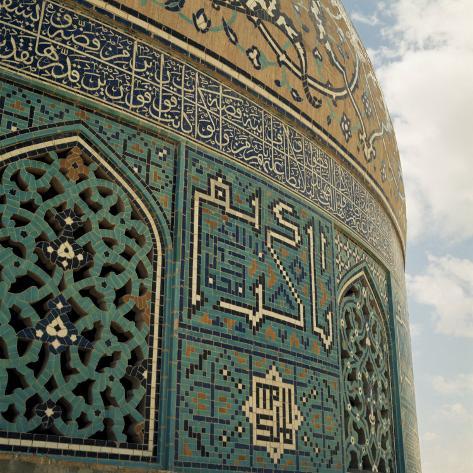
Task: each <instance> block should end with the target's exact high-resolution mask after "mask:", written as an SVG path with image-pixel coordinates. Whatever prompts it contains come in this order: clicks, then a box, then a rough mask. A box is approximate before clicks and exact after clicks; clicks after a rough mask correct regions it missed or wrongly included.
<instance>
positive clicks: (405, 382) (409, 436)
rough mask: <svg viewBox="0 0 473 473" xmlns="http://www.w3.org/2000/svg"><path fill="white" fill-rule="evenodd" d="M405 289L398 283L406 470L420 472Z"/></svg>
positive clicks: (400, 371) (397, 299) (399, 360)
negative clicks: (414, 420)
mask: <svg viewBox="0 0 473 473" xmlns="http://www.w3.org/2000/svg"><path fill="white" fill-rule="evenodd" d="M404 291H405V289H404V288H403V287H402V286H398V285H397V284H395V291H394V294H395V303H394V310H395V317H396V332H397V337H396V340H397V347H396V348H397V349H396V352H397V356H398V366H399V370H398V378H399V392H400V402H401V424H402V437H403V446H404V457H405V463H406V472H413V473H420V472H421V464H420V452H419V434H418V431H417V423H416V422H412V419H416V418H417V414H416V405H415V390H414V373H413V368H412V348H411V334H410V330H409V315H408V313H407V309H406V300H405V296H404V294H405V292H404Z"/></svg>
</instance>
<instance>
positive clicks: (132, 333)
mask: <svg viewBox="0 0 473 473" xmlns="http://www.w3.org/2000/svg"><path fill="white" fill-rule="evenodd" d="M20 158H21V156H20ZM65 164H67V165H65ZM74 164H77V166H74ZM73 170H74V171H73ZM76 171H77V172H76ZM0 243H1V246H2V248H1V260H0V346H1V348H2V353H3V355H2V358H3V359H2V365H1V366H0V373H1V375H0V393H1V395H0V429H1V430H3V431H9V432H18V433H19V432H21V433H30V432H31V433H37V434H41V435H42V436H43V439H46V440H48V439H49V438H50V437H49V436H51V435H54V436H55V437H54V438H56V439H57V438H58V437H57V436H59V438H61V437H63V436H64V437H68V438H69V439H83V440H81V441H87V439H92V441H93V442H94V443H96V442H97V441H102V442H104V445H106V444H107V442H110V441H113V442H121V443H122V444H125V443H133V444H143V442H144V441H145V439H144V435H143V429H142V426H143V422H144V421H145V409H146V392H147V387H148V384H149V383H148V382H147V380H146V371H145V369H143V366H145V365H146V360H147V359H148V350H149V348H148V336H149V332H150V328H149V325H150V316H149V314H150V310H151V303H152V302H151V298H149V297H148V296H144V297H143V295H144V294H147V293H152V291H153V287H152V278H153V258H155V257H156V254H155V253H154V250H153V237H152V235H151V232H150V229H149V228H148V226H147V224H146V223H145V222H144V221H143V219H142V217H141V215H140V213H139V211H138V210H137V208H136V207H135V206H134V204H133V203H132V202H131V199H130V198H129V196H128V194H127V193H126V192H125V190H124V188H123V187H122V186H121V185H120V184H118V183H116V182H114V181H113V180H112V179H111V177H109V176H108V175H107V174H106V173H105V172H104V171H102V170H101V167H100V166H99V165H98V163H96V162H95V161H93V160H92V159H90V158H89V157H88V156H87V155H86V154H85V153H84V152H82V153H81V150H80V149H79V148H78V147H74V148H72V149H66V150H62V151H57V150H50V151H48V152H43V154H38V156H37V157H34V158H23V159H17V160H14V161H11V162H7V163H6V164H5V165H4V166H3V167H2V168H0ZM61 245H62V246H61ZM66 246H67V248H66ZM81 256H82V257H81ZM141 299H142V300H143V301H144V302H145V303H146V304H145V305H146V307H144V306H143V304H137V303H136V300H141Z"/></svg>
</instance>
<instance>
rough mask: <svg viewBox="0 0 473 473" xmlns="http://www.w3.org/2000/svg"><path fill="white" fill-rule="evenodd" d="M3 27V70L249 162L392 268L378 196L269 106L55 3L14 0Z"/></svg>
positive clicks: (0, 14)
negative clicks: (343, 226) (360, 240)
mask: <svg viewBox="0 0 473 473" xmlns="http://www.w3.org/2000/svg"><path fill="white" fill-rule="evenodd" d="M17 6H18V8H16V7H17ZM20 11H21V12H22V13H21V14H19V13H18V12H20ZM58 18H63V19H65V18H67V19H69V18H70V21H66V20H61V21H57V19H58ZM0 22H1V24H2V35H3V37H4V38H5V39H4V41H2V43H0V58H1V66H2V67H3V68H8V69H10V70H14V71H17V72H19V73H21V74H22V75H28V76H32V77H37V78H41V80H43V81H47V82H50V83H53V84H55V85H58V86H61V87H62V88H65V89H67V90H70V91H72V92H73V93H75V94H81V95H84V96H86V97H89V98H92V99H93V100H95V101H99V102H102V103H105V104H107V105H108V106H112V107H114V108H116V109H118V110H121V111H126V112H128V113H133V114H135V115H138V116H140V118H142V119H145V120H148V121H151V122H153V123H158V124H159V125H160V126H162V127H165V128H168V129H170V130H173V131H175V132H177V133H180V134H182V135H184V136H186V137H187V138H189V139H192V140H194V141H197V142H200V143H202V144H204V145H206V146H208V147H211V148H213V149H215V150H217V151H219V152H221V153H223V154H226V155H228V156H230V157H231V158H233V159H236V160H238V161H240V162H242V163H244V164H245V165H246V166H248V167H250V168H253V169H255V170H257V171H259V172H260V173H263V174H264V176H265V177H266V178H270V179H272V180H274V181H276V182H279V183H281V184H283V185H285V186H286V187H287V188H289V189H290V190H291V191H293V192H296V193H298V194H299V195H301V196H303V197H305V198H307V199H308V200H310V201H312V202H314V203H315V204H317V205H318V206H319V207H321V208H322V209H324V210H326V211H327V212H329V214H330V215H332V216H333V217H334V218H335V219H337V220H339V221H341V222H343V223H344V224H346V225H348V226H349V227H350V228H351V229H352V230H353V231H354V232H356V233H357V234H358V235H360V237H361V238H363V239H364V240H365V241H367V242H368V243H369V244H370V245H372V246H373V248H375V249H376V250H377V251H378V252H379V253H380V254H381V255H383V258H385V259H386V261H387V263H388V264H392V261H393V255H392V252H393V249H392V248H393V245H394V242H395V240H396V236H395V231H394V229H393V226H392V223H391V222H390V220H389V217H388V216H387V215H386V213H385V212H384V210H383V208H382V207H381V205H380V204H379V203H378V202H377V200H376V199H375V197H374V196H373V195H372V194H371V193H370V192H368V191H367V190H366V188H365V187H364V185H363V184H362V183H361V182H360V181H359V180H357V179H355V178H354V177H353V176H352V174H351V173H349V172H348V171H347V170H345V169H344V168H343V167H342V166H341V165H340V164H338V163H337V162H336V161H335V160H334V159H332V158H330V157H329V156H328V155H327V154H326V153H324V152H323V151H322V150H321V149H320V148H319V147H318V146H317V145H316V144H315V143H314V142H313V141H311V140H308V139H307V138H306V137H305V136H303V135H302V134H300V133H299V132H298V131H296V130H295V129H294V128H292V127H290V126H288V125H287V124H285V123H284V122H283V121H281V120H280V119H278V118H277V117H276V116H275V115H273V114H270V113H269V112H267V111H266V110H265V109H264V108H262V107H260V106H258V105H257V104H255V103H253V102H251V101H250V100H249V99H247V98H245V97H244V96H242V95H240V94H238V93H236V92H234V91H233V90H232V89H230V88H228V87H226V86H224V85H222V84H221V83H220V82H218V81H217V80H215V79H212V78H211V77H210V76H208V75H205V74H203V73H202V72H199V71H197V70H196V69H194V68H193V67H191V66H189V65H187V64H185V63H183V62H180V61H178V60H177V59H175V58H172V57H170V56H168V55H166V54H164V53H163V52H161V51H159V50H157V49H153V48H152V47H150V46H149V45H148V44H146V43H145V42H142V41H140V40H138V39H136V38H134V37H132V36H129V35H127V34H124V33H123V32H121V31H119V30H116V29H114V28H111V27H108V26H106V25H104V24H102V23H100V22H98V21H97V20H92V19H90V18H87V17H85V16H83V15H80V14H78V13H77V12H74V11H72V10H69V9H67V8H65V7H61V6H60V5H58V4H56V3H54V2H51V1H49V0H38V1H37V2H34V3H33V4H30V3H28V2H26V3H24V2H22V0H14V1H13V2H12V4H11V5H10V6H8V7H5V8H2V9H0ZM99 37H100V39H99ZM143 168H145V169H149V168H148V167H145V166H143ZM140 169H142V168H141V166H139V167H138V169H137V172H140ZM147 172H148V171H147Z"/></svg>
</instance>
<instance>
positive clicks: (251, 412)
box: [175, 148, 343, 472]
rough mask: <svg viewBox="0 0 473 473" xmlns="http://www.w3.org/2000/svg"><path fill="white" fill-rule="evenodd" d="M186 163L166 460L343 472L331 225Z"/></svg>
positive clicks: (231, 170) (206, 164)
mask: <svg viewBox="0 0 473 473" xmlns="http://www.w3.org/2000/svg"><path fill="white" fill-rule="evenodd" d="M185 163H186V171H185V192H184V194H183V195H184V202H183V204H182V246H181V252H180V254H181V258H180V261H181V281H182V284H181V296H180V298H179V301H180V310H179V333H180V335H179V337H180V342H179V352H178V354H177V359H178V360H179V370H178V371H179V372H178V396H177V402H176V410H175V413H176V418H177V419H178V420H177V423H176V428H175V430H176V441H175V464H176V465H178V466H182V467H189V466H190V465H194V466H198V467H199V468H204V469H206V468H207V469H213V468H215V466H216V465H218V464H220V465H221V464H223V465H229V466H230V465H232V466H233V467H239V468H242V469H245V471H253V470H254V469H257V468H258V467H260V468H271V469H276V470H278V471H320V472H329V471H331V472H332V471H337V472H338V471H342V470H343V463H342V450H341V446H342V443H341V437H340V435H341V432H340V430H339V429H340V426H338V425H336V424H337V423H336V421H335V419H337V416H339V415H340V404H339V396H340V392H339V389H338V382H337V381H336V380H338V378H339V354H338V353H339V351H338V350H339V349H338V337H337V335H336V334H334V333H333V330H334V327H335V326H336V311H335V299H334V297H335V283H334V274H333V272H334V263H333V262H334V259H333V247H332V244H331V242H332V240H333V237H332V227H331V225H330V223H329V222H328V221H327V220H326V219H324V218H322V217H321V216H319V215H318V214H316V213H315V212H313V211H312V210H309V209H307V208H306V207H305V206H304V204H303V203H302V202H300V201H299V200H298V199H296V198H294V197H290V196H288V195H285V196H284V197H283V195H282V194H281V193H280V192H279V191H277V189H276V188H273V187H272V186H271V185H268V183H266V184H264V185H263V182H262V181H261V179H260V178H258V177H257V176H255V175H252V174H250V173H248V172H247V171H245V170H244V169H243V168H240V167H237V166H236V165H230V164H228V163H225V162H223V161H221V160H219V159H217V158H215V157H214V156H212V155H210V154H209V153H202V152H200V151H197V150H193V149H191V148H188V149H187V156H186V159H185ZM202 340H205V342H202ZM199 347H202V348H199ZM218 400H221V401H222V402H224V405H223V406H221V408H220V405H219V404H218V402H217V401H218ZM337 412H338V414H337ZM183 432H185V433H187V435H184V436H183ZM217 439H218V441H217ZM222 439H223V440H222Z"/></svg>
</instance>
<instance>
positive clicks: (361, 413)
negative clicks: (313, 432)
mask: <svg viewBox="0 0 473 473" xmlns="http://www.w3.org/2000/svg"><path fill="white" fill-rule="evenodd" d="M339 306H340V334H341V342H340V343H341V350H342V365H343V366H342V370H343V371H342V372H343V376H342V377H343V391H342V392H343V403H344V408H345V416H344V422H345V456H346V461H347V465H348V467H349V468H353V469H355V470H356V469H358V470H363V471H380V472H386V473H389V472H394V471H396V469H395V468H396V461H395V452H394V422H393V407H392V406H393V404H392V400H391V389H392V388H391V386H392V384H391V375H390V356H389V354H390V352H391V350H390V345H389V339H390V336H389V334H388V329H387V326H386V323H385V321H384V320H383V317H384V316H383V315H382V313H381V310H380V307H379V306H378V303H377V301H376V297H375V295H374V293H373V290H372V288H371V286H370V284H369V282H368V280H367V279H366V277H365V276H364V273H363V272H361V273H358V274H357V275H356V276H354V277H353V278H351V279H350V280H349V281H347V282H346V284H345V285H344V287H343V288H342V289H341V294H340V302H339Z"/></svg>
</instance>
